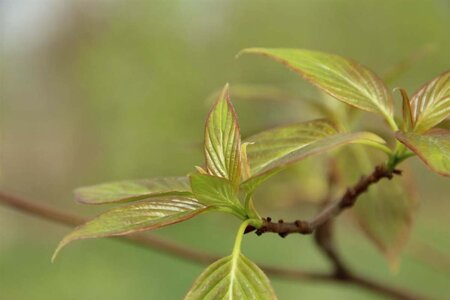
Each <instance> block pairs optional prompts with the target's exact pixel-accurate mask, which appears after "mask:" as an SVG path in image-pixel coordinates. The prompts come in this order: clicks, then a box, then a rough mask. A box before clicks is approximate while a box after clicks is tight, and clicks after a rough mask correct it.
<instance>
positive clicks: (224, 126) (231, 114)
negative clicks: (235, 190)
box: [205, 85, 241, 186]
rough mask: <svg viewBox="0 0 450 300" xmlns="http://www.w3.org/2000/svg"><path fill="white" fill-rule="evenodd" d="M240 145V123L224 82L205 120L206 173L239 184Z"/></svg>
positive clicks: (235, 184)
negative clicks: (223, 86)
mask: <svg viewBox="0 0 450 300" xmlns="http://www.w3.org/2000/svg"><path fill="white" fill-rule="evenodd" d="M240 148H241V136H240V133H239V126H238V122H237V117H236V113H235V111H234V108H233V105H232V104H231V102H230V97H229V93H228V85H226V86H225V88H224V89H223V91H222V93H221V95H220V96H219V98H218V99H217V101H216V103H215V104H214V107H213V108H212V110H211V112H210V113H209V116H208V120H207V121H206V130H205V156H206V168H207V171H208V173H209V174H210V175H214V176H217V177H222V178H225V179H228V180H230V181H231V182H232V183H233V185H234V186H237V185H239V182H240V175H241V162H240V160H241V153H240V151H241V150H240Z"/></svg>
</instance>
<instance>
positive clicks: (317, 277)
mask: <svg viewBox="0 0 450 300" xmlns="http://www.w3.org/2000/svg"><path fill="white" fill-rule="evenodd" d="M0 203H2V204H4V205H7V206H10V207H12V208H14V209H16V210H19V211H21V212H24V213H27V214H30V215H33V216H36V217H40V218H42V219H45V220H48V221H52V222H56V223H59V224H62V225H67V226H71V227H73V226H77V225H79V224H82V223H84V222H86V220H85V219H84V218H81V217H78V216H74V215H71V214H67V213H64V212H60V211H58V210H56V209H54V208H50V207H46V206H44V205H41V204H37V203H35V202H33V201H29V200H26V199H23V198H21V197H17V196H14V195H10V194H8V193H4V192H1V191H0ZM119 239H120V240H122V241H125V242H129V243H132V244H134V245H138V246H142V247H145V248H147V249H149V248H150V249H154V250H158V251H160V252H161V253H164V254H169V255H172V256H174V257H177V258H181V259H184V260H186V261H189V262H194V263H200V264H209V263H211V262H213V261H215V260H217V259H219V256H216V255H212V254H209V253H205V252H201V251H198V250H196V249H192V248H190V247H186V246H183V245H179V244H177V243H175V242H172V241H169V240H166V239H163V238H160V237H156V236H152V235H143V234H135V235H131V236H124V237H119ZM259 265H260V266H261V268H262V269H263V270H264V271H265V272H266V273H267V274H268V275H272V276H277V277H279V278H283V279H287V280H294V281H298V280H312V281H322V282H336V283H344V284H350V285H354V286H356V287H359V288H364V289H367V290H370V291H372V292H375V293H378V294H382V295H385V296H388V297H391V298H393V299H422V298H420V297H418V296H414V295H413V294H411V293H409V292H407V291H403V290H401V289H398V288H391V287H387V286H385V285H384V284H382V283H378V282H375V281H373V280H370V279H367V278H364V277H361V276H356V275H355V274H351V275H349V276H347V277H345V278H340V279H339V278H337V277H336V276H335V274H333V273H332V274H328V273H324V272H306V271H297V270H292V269H285V268H279V267H275V266H266V265H261V264H259Z"/></svg>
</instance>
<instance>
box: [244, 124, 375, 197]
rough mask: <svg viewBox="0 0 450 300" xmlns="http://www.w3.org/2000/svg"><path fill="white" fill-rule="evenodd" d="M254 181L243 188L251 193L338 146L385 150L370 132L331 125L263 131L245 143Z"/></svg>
mask: <svg viewBox="0 0 450 300" xmlns="http://www.w3.org/2000/svg"><path fill="white" fill-rule="evenodd" d="M246 141H247V142H252V144H250V145H248V149H247V155H248V159H249V162H250V168H251V174H252V177H251V178H249V179H248V180H246V181H245V182H244V183H243V184H242V186H243V188H244V189H246V190H247V191H251V190H253V189H254V187H255V186H256V185H258V184H260V183H261V182H262V181H264V180H265V179H267V178H268V177H269V176H271V175H273V174H274V173H276V172H277V171H279V170H281V169H282V168H284V167H286V166H288V165H291V164H293V163H295V162H297V161H299V160H302V159H304V158H307V157H309V156H311V155H315V154H320V153H322V152H324V151H328V150H331V149H334V148H336V147H338V146H342V145H346V144H351V143H361V144H368V145H372V146H376V147H384V145H383V144H384V140H383V139H382V138H380V137H379V136H377V135H375V134H373V133H370V132H355V133H341V132H340V131H339V130H338V129H337V128H336V127H335V126H334V125H333V123H331V122H330V121H327V120H323V119H320V120H313V121H309V122H303V123H297V124H293V125H288V126H284V127H278V128H274V129H271V130H268V131H264V132H262V133H259V134H257V135H255V136H252V137H250V138H248V139H247V140H246Z"/></svg>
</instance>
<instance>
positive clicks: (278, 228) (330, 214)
mask: <svg viewBox="0 0 450 300" xmlns="http://www.w3.org/2000/svg"><path fill="white" fill-rule="evenodd" d="M400 174H401V172H400V171H399V170H390V169H388V168H387V167H386V166H385V165H384V164H383V165H379V166H377V167H375V169H374V170H373V172H372V173H371V174H370V175H368V176H363V177H362V178H361V179H360V180H359V181H358V183H356V184H355V185H354V186H352V187H349V188H347V190H346V192H345V193H344V195H343V196H342V197H341V199H340V200H339V201H335V202H332V203H330V204H329V205H327V206H326V207H325V208H324V209H323V210H322V211H321V212H319V213H318V214H317V215H316V216H315V217H314V218H313V219H312V220H311V221H302V220H296V221H294V222H284V221H283V220H279V221H278V222H276V223H275V222H272V219H271V218H270V217H269V218H263V225H262V226H261V227H260V228H257V229H256V228H254V227H250V228H248V229H247V231H246V232H251V231H253V230H256V231H255V232H256V234H257V235H261V234H263V233H267V232H272V233H277V234H278V235H280V236H281V237H286V236H287V235H289V234H291V233H300V234H311V233H313V232H314V231H315V230H316V229H317V228H318V227H320V226H322V225H323V224H325V223H326V222H328V221H329V220H331V219H332V218H334V217H336V216H337V215H339V214H340V213H341V212H342V211H344V210H345V209H347V208H350V207H352V206H353V205H354V204H355V203H356V201H357V200H358V197H359V196H360V195H361V194H363V193H365V192H366V191H367V189H368V188H369V187H370V186H371V185H372V184H375V183H377V182H378V181H380V180H381V179H383V178H387V179H392V177H393V176H394V175H400Z"/></svg>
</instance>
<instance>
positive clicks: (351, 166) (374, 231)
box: [338, 145, 417, 269]
mask: <svg viewBox="0 0 450 300" xmlns="http://www.w3.org/2000/svg"><path fill="white" fill-rule="evenodd" d="M379 154H380V153H377V152H373V151H371V152H369V151H367V149H366V148H363V147H362V146H360V145H354V146H351V147H349V148H347V149H345V150H344V151H342V152H340V155H339V157H338V158H339V166H340V168H341V169H342V172H341V174H343V175H345V176H344V177H345V178H344V179H346V180H345V182H343V183H344V184H345V186H349V185H353V184H354V183H355V182H357V181H358V180H359V178H360V176H361V174H368V173H370V172H371V171H372V169H373V166H374V164H376V163H378V162H380V161H381V160H382V159H383V158H382V157H380V155H379ZM410 174H412V173H411V172H406V171H405V172H404V175H403V176H398V177H395V179H393V180H381V181H380V182H378V183H377V184H375V185H372V186H371V187H370V188H369V189H368V191H367V192H365V193H364V194H362V195H361V196H360V197H359V199H358V201H357V202H356V205H355V207H354V209H352V213H353V216H354V217H355V218H356V220H357V222H358V225H359V226H360V228H361V229H362V231H363V233H364V234H365V236H366V237H367V238H368V239H369V240H370V241H371V242H373V243H374V245H375V246H376V247H377V248H378V249H379V250H380V251H381V252H382V253H383V255H384V256H385V257H386V259H387V260H388V262H389V264H390V266H391V268H393V269H395V268H396V267H397V265H398V259H399V256H400V254H401V252H402V250H403V248H404V246H405V245H406V242H407V241H408V238H409V235H410V232H411V227H412V222H413V218H414V215H415V212H416V208H417V201H416V193H415V189H414V184H413V180H412V178H411V175H410Z"/></svg>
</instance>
